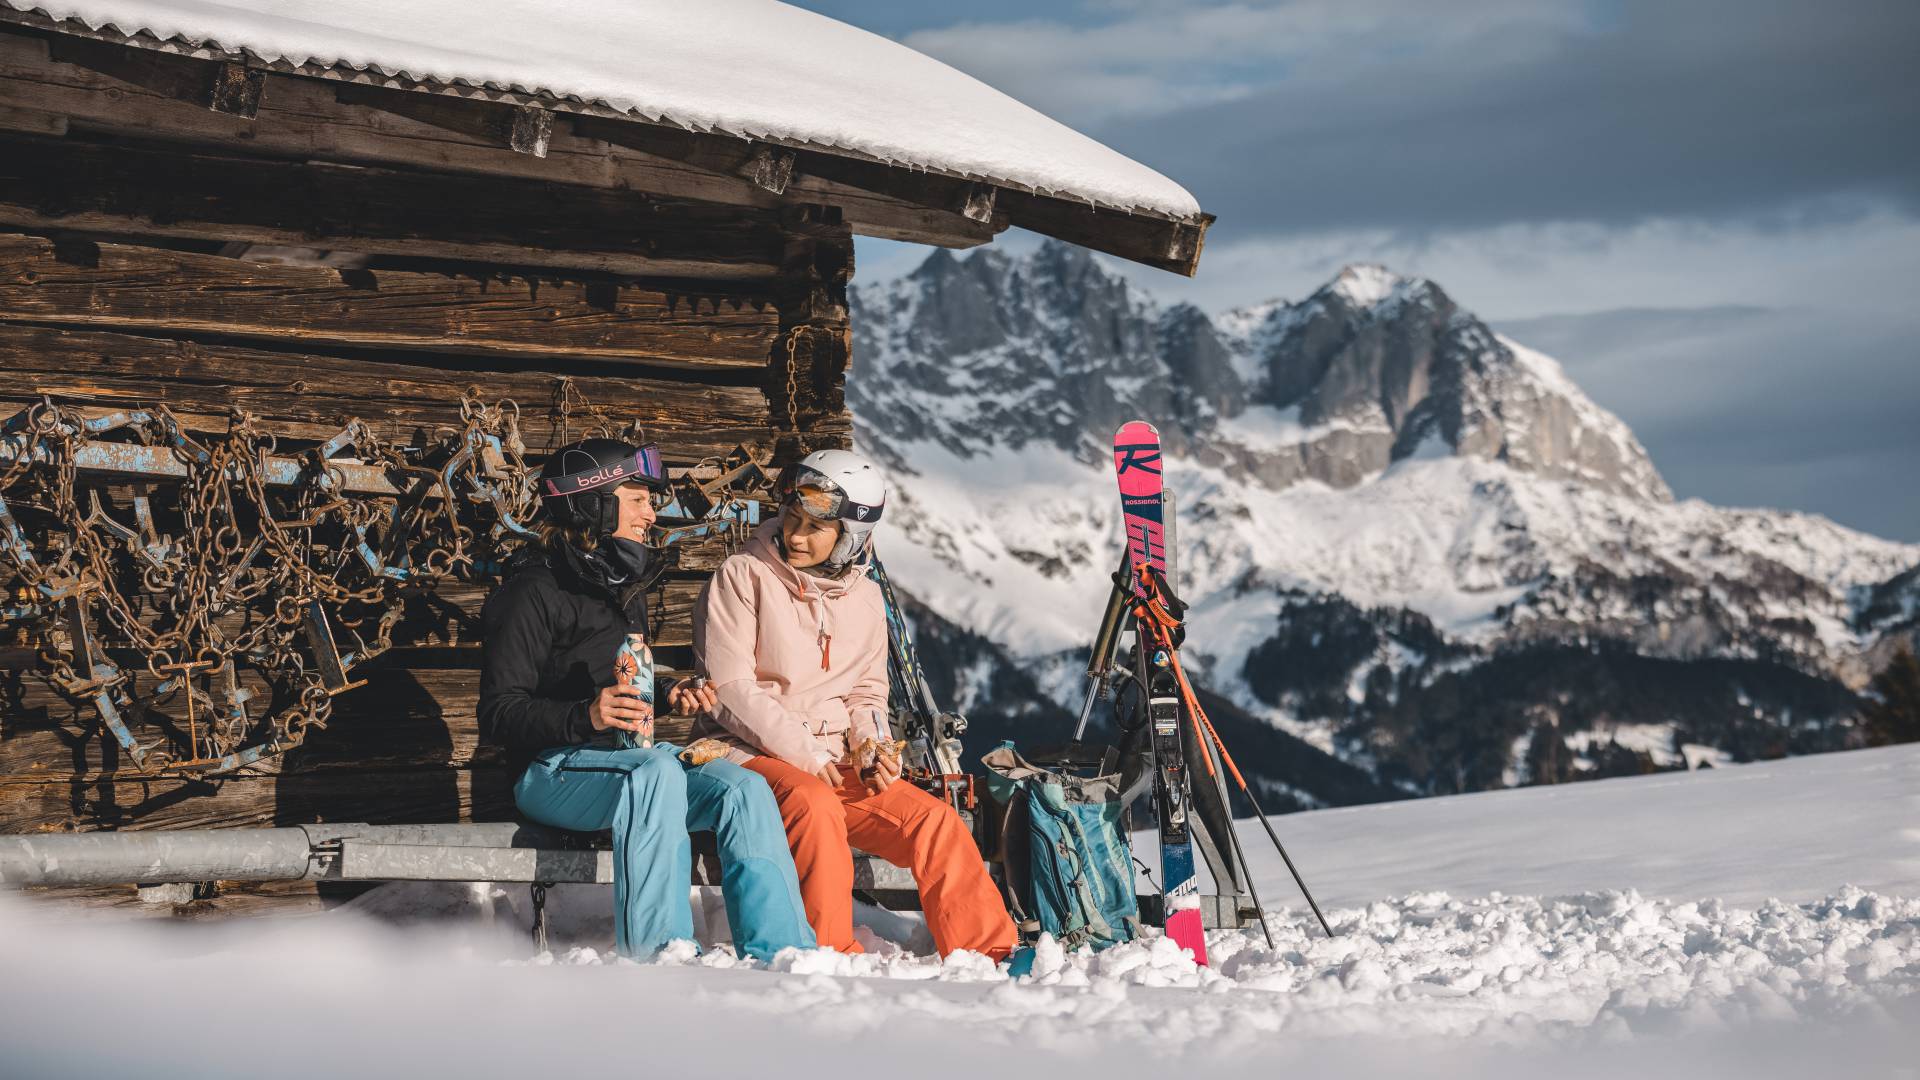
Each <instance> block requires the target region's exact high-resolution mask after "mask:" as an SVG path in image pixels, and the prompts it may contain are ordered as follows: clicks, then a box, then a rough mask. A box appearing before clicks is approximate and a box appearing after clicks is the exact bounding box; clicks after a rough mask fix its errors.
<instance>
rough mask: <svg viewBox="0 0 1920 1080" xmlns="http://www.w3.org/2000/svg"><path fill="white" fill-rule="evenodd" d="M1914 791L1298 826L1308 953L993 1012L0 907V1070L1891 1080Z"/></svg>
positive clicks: (1144, 954) (998, 990) (842, 972)
mask: <svg viewBox="0 0 1920 1080" xmlns="http://www.w3.org/2000/svg"><path fill="white" fill-rule="evenodd" d="M1917 792H1920V747H1904V748H1895V749H1887V750H1873V751H1859V752H1853V753H1847V754H1837V755H1828V756H1825V757H1822V758H1814V759H1802V760H1796V761H1790V762H1781V763H1775V764H1769V765H1765V766H1747V767H1738V768H1730V769H1725V770H1719V771H1716V772H1714V773H1711V774H1696V775H1690V776H1683V777H1673V778H1650V779H1645V780H1613V781H1603V782H1599V783H1594V784H1586V785H1579V786H1577V787H1573V788H1563V789H1554V790H1540V791H1528V792H1502V793H1490V794H1481V795H1472V796H1464V797H1460V798H1452V799H1430V800H1420V801H1416V802H1408V803H1401V804H1396V805H1394V806H1392V807H1386V808H1379V809H1362V810H1340V811H1320V812H1314V813H1307V814H1297V815H1292V816H1289V817H1288V818H1286V819H1284V820H1283V822H1282V823H1281V825H1282V829H1283V833H1284V835H1285V836H1286V838H1287V840H1288V841H1289V843H1290V845H1291V847H1292V848H1293V850H1294V852H1295V854H1296V856H1297V857H1298V859H1299V861H1300V863H1301V865H1302V866H1303V868H1304V869H1305V871H1306V873H1307V874H1308V875H1309V880H1310V881H1311V882H1312V884H1314V885H1315V887H1316V888H1317V889H1318V890H1319V892H1320V895H1321V897H1322V898H1323V900H1325V901H1326V902H1327V907H1328V909H1329V915H1330V917H1331V918H1332V919H1333V920H1334V921H1335V924H1336V928H1337V930H1338V931H1339V936H1338V937H1337V938H1335V939H1333V940H1327V939H1325V938H1323V937H1321V936H1320V935H1319V933H1318V931H1317V930H1311V931H1310V930H1309V929H1308V926H1309V924H1308V922H1307V921H1306V920H1305V919H1304V918H1303V909H1302V908H1301V906H1300V905H1299V903H1298V902H1297V901H1296V900H1294V898H1293V894H1292V893H1291V886H1290V884H1289V883H1288V882H1287V880H1286V878H1285V876H1284V874H1283V873H1282V872H1280V871H1279V868H1278V867H1277V866H1269V867H1267V869H1268V870H1269V871H1270V872H1267V873H1264V874H1262V875H1261V879H1260V880H1261V885H1262V889H1263V892H1264V893H1265V895H1266V896H1267V898H1268V900H1269V903H1270V906H1272V907H1273V908H1275V909H1278V908H1280V907H1282V906H1285V905H1291V906H1290V909H1289V911H1288V913H1287V914H1285V915H1284V916H1282V917H1281V918H1280V920H1279V925H1278V926H1277V933H1278V936H1279V938H1280V940H1279V942H1278V947H1277V948H1276V949H1272V950H1269V949H1268V948H1267V947H1266V946H1265V945H1264V944H1263V943H1262V942H1261V941H1260V939H1259V937H1258V933H1257V931H1255V932H1250V933H1216V934H1214V935H1213V936H1212V939H1211V941H1210V948H1211V949H1212V951H1213V954H1214V957H1215V966H1214V967H1213V968H1212V969H1206V970H1203V969H1197V968H1195V967H1194V966H1193V965H1192V964H1191V963H1189V962H1187V961H1185V960H1184V958H1182V957H1180V956H1179V955H1177V954H1175V953H1173V952H1171V951H1170V950H1168V948H1167V946H1166V943H1165V942H1164V941H1159V940H1156V941H1150V942H1147V943H1142V944H1138V945H1133V946H1124V947H1121V948H1117V949H1114V950H1111V951H1109V952H1107V953H1104V954H1100V955H1099V956H1098V957H1087V956H1078V957H1064V956H1060V955H1058V954H1051V953H1049V954H1046V955H1043V957H1042V961H1041V963H1040V965H1039V970H1040V971H1041V974H1040V976H1039V977H1037V978H1036V979H1034V980H1033V981H1032V982H1029V983H1026V984H1023V985H1009V984H1008V983H1006V981H1005V980H1004V979H1002V978H1001V977H999V976H998V975H997V974H995V973H994V972H993V971H992V970H991V969H989V968H988V967H986V966H985V965H984V964H983V963H982V962H981V961H980V960H979V958H966V957H959V958H955V959H954V960H952V961H949V962H948V963H946V964H945V965H941V964H938V963H937V962H934V961H932V960H930V959H925V958H917V957H914V956H911V955H908V954H905V953H903V952H901V951H899V950H898V949H897V948H894V947H892V946H889V945H887V944H886V943H885V942H883V941H882V940H881V939H880V938H878V937H869V938H868V940H869V941H870V942H872V943H873V945H874V946H875V950H876V951H875V952H874V953H873V954H869V955H867V956H863V957H859V958H846V957H837V956H834V955H831V954H824V953H823V954H815V955H812V956H790V957H787V958H785V959H783V960H781V961H779V962H777V963H776V965H775V966H776V967H777V968H780V969H782V971H783V972H784V973H769V972H766V971H759V970H742V969H741V967H740V966H739V965H737V964H734V963H733V962H732V960H731V957H730V954H729V953H728V951H727V950H726V949H724V948H715V949H712V950H710V951H709V952H708V953H707V955H706V956H705V957H704V958H701V959H698V960H695V959H694V958H693V957H692V956H691V954H690V953H687V954H682V955H680V956H679V957H678V958H671V959H669V961H668V962H667V963H666V964H664V965H651V966H634V965H627V964H615V965H606V964H605V963H604V962H603V961H604V960H605V954H604V950H605V949H606V946H607V940H606V938H607V937H608V934H609V931H608V930H607V925H606V920H605V918H604V915H603V914H602V915H601V916H600V917H599V918H597V919H596V918H592V917H583V916H582V913H583V912H594V913H603V912H604V911H605V910H606V906H607V905H608V904H609V903H610V902H611V900H610V897H609V895H608V890H606V889H604V888H600V889H578V890H573V889H567V888H563V889H562V890H561V894H562V895H561V897H560V899H559V901H558V902H559V903H560V906H561V910H562V913H563V916H565V917H563V918H562V919H561V920H560V922H559V924H558V925H557V926H556V927H555V930H556V932H557V933H558V934H560V935H562V941H561V943H560V947H561V952H560V954H559V955H558V956H557V957H553V958H537V962H535V963H533V964H532V965H531V966H529V964H528V961H529V948H528V946H527V945H526V942H525V938H524V937H523V936H520V931H521V928H522V927H523V926H524V911H525V893H524V890H520V889H513V890H500V891H499V892H498V893H496V894H495V895H493V896H491V897H489V896H487V895H486V893H485V891H484V890H482V891H480V892H479V893H475V892H474V891H473V890H471V889H469V888H468V887H466V886H418V885H416V886H389V887H388V888H387V889H384V890H381V891H379V892H376V893H374V894H370V896H368V897H366V898H363V899H362V900H361V901H358V902H356V904H355V905H354V906H353V908H352V909H349V910H346V911H342V912H336V913H334V914H332V915H328V916H323V917H319V918H310V919H305V920H299V921H294V922H290V923H280V924H274V923H262V922H258V921H251V922H245V923H228V924H223V925H208V924H204V923H202V924H198V925H186V926H177V925H176V926H169V927H166V928H165V930H164V931H159V930H155V929H154V928H153V927H152V925H151V924H142V925H139V926H134V925H128V924H117V923H112V922H102V921H100V917H99V916H97V915H95V916H93V917H92V918H91V919H90V920H88V921H79V920H78V918H77V917H76V916H73V915H71V914H68V915H61V914H60V913H59V911H58V910H57V909H55V910H49V909H47V908H46V907H44V906H41V905H32V906H29V905H27V904H25V903H24V902H22V901H16V900H12V899H10V898H6V897H0V964H4V966H5V970H6V971H7V973H8V978H7V979H6V981H5V983H4V986H3V987H0V1010H3V1011H4V1015H6V1017H7V1023H6V1024H5V1025H0V1053H4V1054H5V1056H6V1060H7V1061H8V1063H9V1068H10V1071H14V1072H17V1073H18V1074H19V1075H32V1076H53V1075H75V1076H81V1075H99V1074H100V1072H102V1071H104V1070H105V1069H107V1068H110V1067H113V1066H116V1065H122V1066H123V1065H127V1064H131V1063H133V1062H136V1061H137V1062H139V1063H140V1067H141V1068H142V1070H143V1071H146V1072H150V1073H151V1072H156V1071H157V1072H158V1074H159V1075H162V1076H168V1075H173V1074H175V1073H176V1072H178V1073H179V1074H181V1075H185V1074H186V1073H187V1072H188V1071H191V1072H192V1074H193V1075H197V1076H226V1075H234V1076H240V1075H253V1074H254V1073H256V1072H257V1071H258V1069H259V1068H260V1065H259V1058H258V1055H257V1054H255V1053H247V1054H236V1053H231V1052H227V1051H225V1050H223V1049H221V1048H218V1047H209V1046H208V1045H207V1044H205V1043H202V1042H198V1041H195V1040H191V1039H189V1040H182V1039H181V1038H180V1037H179V1035H180V1032H182V1031H185V1030H192V1029H194V1028H195V1026H196V1025H200V1024H203V1023H204V1022H205V1018H206V1016H207V1012H208V1009H209V1007H210V1003H213V1002H230V1001H231V1000H232V995H233V993H234V990H235V988H236V987H240V986H244V987H245V992H246V997H247V1000H248V1001H249V1002H251V1003H259V1004H260V1005H261V1006H262V1007H266V1006H270V1007H271V1009H272V1011H273V1014H274V1015H276V1016H281V1017H297V1018H299V1020H300V1023H301V1024H304V1025H309V1030H310V1031H311V1032H313V1033H316V1034H314V1035H313V1036H312V1039H310V1040H309V1043H310V1046H309V1049H308V1050H307V1051H302V1052H294V1051H292V1050H288V1052H286V1053H284V1054H281V1055H279V1056H278V1057H276V1058H275V1060H274V1063H273V1065H272V1066H271V1068H272V1070H273V1072H274V1074H275V1075H284V1076H309V1075H312V1076H320V1075H334V1074H336V1073H337V1072H338V1070H339V1069H340V1068H341V1061H342V1058H341V1056H340V1054H341V1053H344V1052H346V1051H347V1049H348V1048H351V1053H352V1055H353V1060H354V1063H355V1064H354V1066H353V1069H354V1071H355V1072H356V1073H358V1074H365V1075H372V1076H389V1075H391V1076H401V1075H407V1076H414V1075H421V1074H423V1073H424V1074H432V1075H450V1074H457V1075H472V1076H494V1075H501V1076H525V1075H528V1074H529V1071H530V1070H531V1071H533V1072H534V1073H535V1074H545V1073H548V1072H553V1071H555V1070H556V1069H559V1070H562V1071H563V1072H565V1073H566V1074H568V1075H573V1074H579V1073H589V1072H591V1073H597V1072H601V1071H607V1070H616V1069H617V1070H623V1071H624V1070H630V1069H634V1068H644V1069H645V1070H647V1071H648V1073H649V1074H652V1073H662V1074H665V1075H689V1074H696V1073H697V1074H701V1075H757V1074H761V1073H763V1072H767V1073H770V1074H772V1075H779V1076H785V1077H793V1078H795V1080H801V1078H811V1077H815V1076H820V1077H825V1076H829V1075H832V1076H845V1075H847V1074H849V1073H850V1072H851V1073H856V1074H860V1073H864V1072H867V1071H873V1072H876V1073H880V1072H889V1071H892V1070H895V1069H898V1068H903V1067H908V1063H910V1067H911V1070H912V1071H913V1073H914V1074H916V1075H932V1076H971V1077H978V1076H980V1075H983V1074H986V1075H1010V1076H1024V1075H1029V1074H1040V1073H1056V1074H1057V1073H1058V1072H1059V1071H1060V1070H1063V1069H1065V1070H1071V1071H1072V1072H1073V1073H1075V1074H1091V1073H1095V1072H1097V1073H1099V1074H1102V1075H1112V1076H1116V1077H1132V1076H1160V1075H1165V1073H1166V1072H1167V1071H1168V1070H1173V1071H1177V1072H1180V1073H1192V1072H1199V1071H1204V1072H1205V1073H1206V1074H1208V1075H1223V1076H1262V1077H1271V1076H1274V1075H1280V1074H1290V1073H1294V1072H1300V1071H1301V1070H1306V1072H1305V1075H1324V1076H1354V1075H1374V1074H1379V1075H1406V1074H1407V1072H1408V1071H1409V1070H1417V1073H1418V1075H1421V1076H1435V1075H1438V1076H1456V1075H1457V1076H1489V1075H1492V1076H1507V1075H1511V1076H1516V1077H1518V1076H1527V1077H1532V1076H1536V1075H1539V1074H1540V1073H1542V1072H1546V1071H1548V1070H1551V1072H1552V1073H1553V1074H1555V1075H1567V1076H1576V1077H1585V1076H1593V1077H1601V1076H1608V1077H1612V1076H1617V1075H1619V1074H1620V1073H1621V1072H1622V1071H1626V1070H1631V1071H1632V1072H1633V1073H1635V1074H1638V1075H1650V1076H1688V1077H1698V1076H1723V1075H1724V1076H1739V1077H1746V1078H1750V1077H1757V1076H1804V1075H1838V1074H1842V1073H1845V1074H1849V1075H1898V1073H1896V1072H1894V1071H1892V1070H1893V1069H1894V1067H1895V1066H1896V1065H1900V1064H1910V1063H1911V1061H1912V1060H1913V1055H1914V1054H1916V1053H1920V1036H1917V1034H1916V1033H1920V829H1916V827H1915V823H1916V822H1920V805H1916V798H1917V796H1916V793H1917ZM1556 837H1557V838H1559V842H1557V843H1556V842H1554V838H1556ZM1245 839H1246V843H1247V845H1248V847H1249V850H1257V848H1256V845H1258V844H1261V843H1263V842H1264V840H1263V837H1261V836H1260V834H1259V833H1258V830H1257V828H1254V829H1250V830H1248V831H1247V833H1246V836H1245ZM1850 883H1851V884H1850ZM1771 897H1778V898H1779V899H1770V898H1771ZM374 912H378V913H380V918H379V919H370V918H369V917H368V916H369V915H370V914H371V913H374ZM409 913H411V914H412V916H413V918H414V919H415V921H412V922H408V923H405V924H403V925H402V926H401V927H400V928H398V929H387V928H386V926H385V924H386V923H387V922H388V921H391V920H393V919H396V918H400V917H402V916H404V915H407V914H409ZM356 914H357V915H359V916H361V917H355V916H356ZM427 915H430V916H431V921H430V922H424V923H423V922H420V921H418V920H419V919H420V918H421V917H422V916H427ZM869 922H870V923H871V924H872V925H874V926H876V927H880V928H881V929H883V930H884V931H885V932H886V933H888V934H890V935H893V936H896V937H903V938H911V936H912V934H911V931H912V929H913V928H912V926H911V924H910V923H907V922H906V921H905V920H902V919H900V918H898V917H887V916H884V915H880V914H875V913H870V915H869ZM129 972H145V973H151V974H152V977H153V978H155V979H164V992H163V993H158V994H143V995H137V996H129V995H132V994H133V990H132V989H131V988H130V989H129V991H128V993H127V994H123V995H122V996H120V997H118V998H116V999H114V1000H115V1001H116V1003H117V1008H116V1009H115V1010H114V1022H113V1023H111V1024H103V1023H101V1022H100V1019H99V1016H100V1010H99V1008H98V1007H96V1006H95V1005H94V1004H89V1005H88V1006H87V1007H80V1006H79V1005H78V1004H77V1003H83V1002H84V1003H98V1002H99V1001H100V996H99V995H100V987H102V986H106V985H114V986H129V985H130V984H129V983H128V982H127V978H128V973H129ZM263 1038H266V1042H265V1043H264V1044H263V1045H264V1046H265V1048H266V1049H268V1050H270V1051H271V1050H273V1049H275V1047H276V1046H278V1045H279V1044H276V1043H275V1042H274V1041H273V1039H272V1038H271V1037H265V1036H263ZM313 1039H317V1040H319V1041H318V1043H313V1041H312V1040H313ZM314 1047H318V1049H315V1048H314ZM283 1048H284V1047H283ZM329 1048H333V1049H329ZM335 1050H338V1051H339V1052H334V1051H335Z"/></svg>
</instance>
